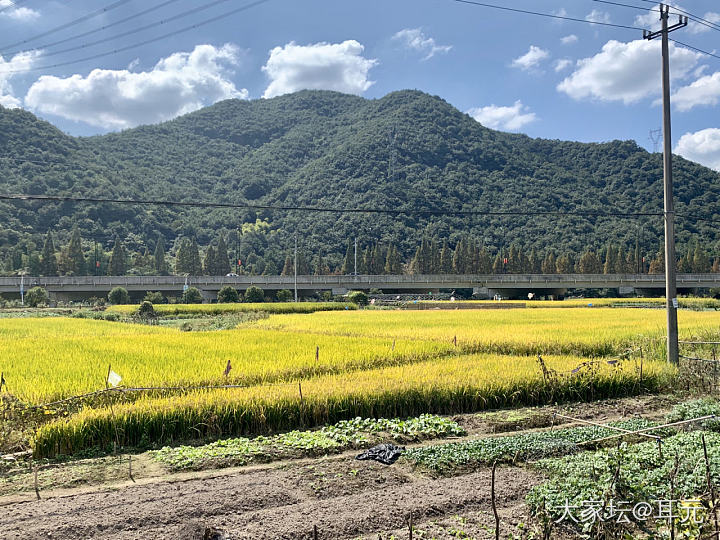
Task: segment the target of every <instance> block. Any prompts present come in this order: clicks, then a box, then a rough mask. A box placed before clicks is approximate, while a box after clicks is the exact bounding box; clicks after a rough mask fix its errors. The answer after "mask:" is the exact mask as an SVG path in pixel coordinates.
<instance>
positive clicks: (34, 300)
mask: <svg viewBox="0 0 720 540" xmlns="http://www.w3.org/2000/svg"><path fill="white" fill-rule="evenodd" d="M49 299H50V297H49V296H48V292H47V291H46V290H45V289H43V288H42V287H33V288H32V289H30V290H29V291H28V292H27V293H25V303H27V305H28V306H30V307H38V306H39V305H42V304H47V303H48V301H49Z"/></svg>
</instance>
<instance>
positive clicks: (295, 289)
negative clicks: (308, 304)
mask: <svg viewBox="0 0 720 540" xmlns="http://www.w3.org/2000/svg"><path fill="white" fill-rule="evenodd" d="M295 302H297V236H295Z"/></svg>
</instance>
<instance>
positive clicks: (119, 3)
mask: <svg viewBox="0 0 720 540" xmlns="http://www.w3.org/2000/svg"><path fill="white" fill-rule="evenodd" d="M128 2H130V0H118V1H117V2H115V3H114V4H110V5H109V6H106V7H104V8H102V9H98V10H97V11H93V12H92V13H88V14H87V15H83V16H82V17H80V18H79V19H75V20H72V21H70V22H67V23H65V24H61V25H60V26H56V27H55V28H51V29H50V30H48V31H46V32H43V33H41V34H37V35H35V36H33V37H29V38H27V39H23V40H22V41H18V42H17V43H11V44H10V45H4V46H2V47H0V52H2V51H4V50H5V49H9V48H11V47H17V46H18V45H22V44H24V43H28V42H30V41H35V40H36V39H39V38H41V37H45V36H49V35H50V34H55V33H56V32H59V31H60V30H65V29H66V28H70V27H71V26H75V25H76V24H80V23H81V22H84V21H87V20H89V19H92V18H94V17H97V16H98V15H102V14H103V13H107V12H108V11H111V10H113V9H115V8H117V7H120V6H122V5H123V4H127V3H128Z"/></svg>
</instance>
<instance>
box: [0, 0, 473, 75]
mask: <svg viewBox="0 0 720 540" xmlns="http://www.w3.org/2000/svg"><path fill="white" fill-rule="evenodd" d="M269 1H270V0H257V1H255V2H251V3H250V4H246V5H244V6H242V7H239V8H236V9H232V10H230V11H226V12H225V13H221V14H220V15H216V16H214V17H210V18H209V19H205V20H204V21H200V22H198V23H195V24H191V25H190V26H185V27H184V28H180V29H178V30H174V31H172V32H168V33H167V34H163V35H161V36H157V37H154V38H150V39H146V40H145V41H141V42H139V43H134V44H132V45H127V46H125V47H120V48H119V49H113V50H112V51H107V52H104V53H99V54H94V55H92V56H86V57H84V58H79V59H77V60H70V61H68V62H60V63H57V64H51V65H47V66H37V67H31V68H27V69H14V70H9V71H0V75H4V74H8V73H28V72H31V71H42V70H45V69H52V68H57V67H63V66H70V65H73V64H80V63H82V62H87V61H89V60H95V59H97V58H103V57H105V56H111V55H113V54H117V53H120V52H124V51H129V50H131V49H137V48H138V47H142V46H143V45H148V44H150V43H154V42H156V41H160V40H163V39H165V38H168V37H171V36H175V35H177V34H181V33H183V32H187V31H189V30H194V29H195V28H199V27H201V26H204V25H206V24H209V23H211V22H215V21H219V20H221V19H225V18H227V17H229V16H231V15H235V14H236V13H240V12H241V11H246V10H248V9H251V8H253V7H255V6H259V5H260V4H265V3H267V2H269ZM456 1H459V0H456Z"/></svg>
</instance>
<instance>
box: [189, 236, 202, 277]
mask: <svg viewBox="0 0 720 540" xmlns="http://www.w3.org/2000/svg"><path fill="white" fill-rule="evenodd" d="M187 273H188V274H190V275H191V276H201V275H202V273H203V267H202V262H201V260H200V248H198V245H197V240H195V238H193V239H192V241H191V242H190V247H189V248H188V254H187Z"/></svg>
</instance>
